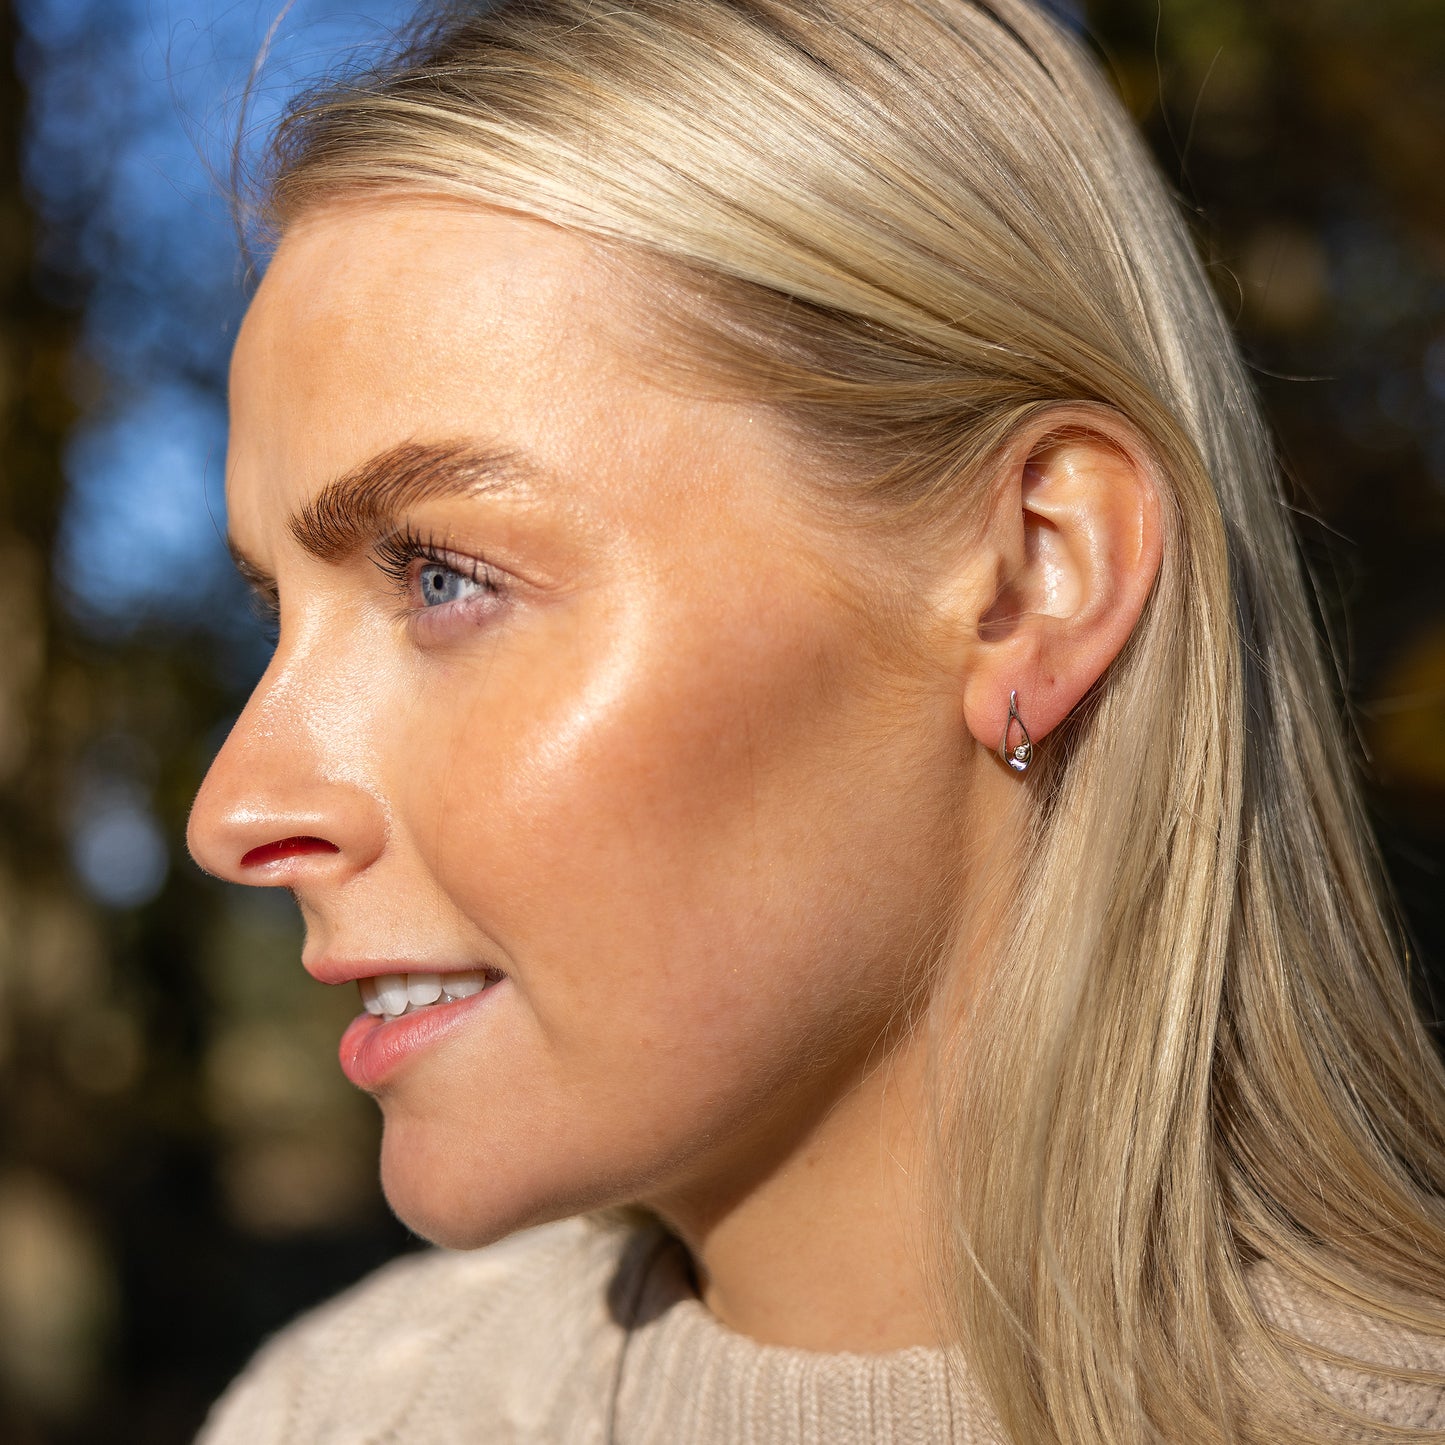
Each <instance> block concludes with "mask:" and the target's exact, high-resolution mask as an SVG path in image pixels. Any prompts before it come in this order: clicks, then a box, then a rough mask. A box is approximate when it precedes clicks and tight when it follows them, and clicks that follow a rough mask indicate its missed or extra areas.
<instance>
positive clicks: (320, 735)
mask: <svg viewBox="0 0 1445 1445" xmlns="http://www.w3.org/2000/svg"><path fill="white" fill-rule="evenodd" d="M273 670H275V665H274V663H273ZM293 683H294V679H288V678H287V676H286V675H285V673H284V672H279V671H277V675H276V676H275V677H273V676H272V671H271V670H268V673H267V675H266V676H265V677H263V678H262V679H261V682H260V684H259V685H258V686H257V689H256V691H255V692H254V693H253V694H252V696H251V699H250V701H249V702H248V703H247V705H246V708H245V710H244V711H243V712H242V714H241V716H240V717H239V718H238V719H237V721H236V724H235V726H234V727H233V728H232V729H231V732H230V735H229V736H228V737H227V738H226V741H225V743H224V744H223V745H222V747H221V750H220V752H219V753H217V754H216V757H215V760H214V761H213V762H212V763H211V766H210V769H209V771H208V772H207V773H206V777H205V780H204V781H203V782H202V784H201V789H200V792H199V793H198V794H197V795H196V800H195V802H194V804H193V805H192V807H191V816H190V821H189V823H188V825H187V828H186V843H187V846H188V847H189V848H190V852H191V856H192V857H193V858H194V859H195V860H196V862H197V863H198V864H199V865H200V867H201V868H202V869H204V870H205V871H206V872H207V873H212V874H215V876H216V877H218V878H224V879H227V880H228V881H229V882H232V883H246V884H250V885H252V886H255V887H262V888H276V887H288V888H293V889H296V890H298V892H300V891H305V890H308V889H310V888H313V887H316V886H320V885H324V884H326V883H338V882H343V881H345V880H346V879H347V878H350V877H353V876H355V875H356V874H358V873H360V872H363V871H364V870H365V869H366V868H368V867H369V866H370V865H371V864H372V863H373V862H374V861H375V860H376V858H377V857H378V855H379V854H380V852H381V849H382V846H383V843H384V841H385V832H386V828H385V815H384V809H383V807H382V805H381V803H380V801H379V799H378V798H377V797H376V796H375V794H374V793H373V792H372V791H370V790H368V788H367V787H366V786H365V784H364V783H363V782H361V781H360V780H359V778H358V776H357V769H356V767H355V766H354V763H355V759H348V758H347V757H345V756H344V751H345V746H346V745H345V742H344V730H342V729H338V728H336V727H334V726H328V713H331V714H332V715H333V716H334V713H335V711H336V710H335V709H327V708H325V707H318V706H317V705H316V701H315V699H312V698H302V697H300V696H299V695H298V691H297V689H296V688H295V687H294V685H293Z"/></svg>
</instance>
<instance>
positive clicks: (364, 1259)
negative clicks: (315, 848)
mask: <svg viewBox="0 0 1445 1445" xmlns="http://www.w3.org/2000/svg"><path fill="white" fill-rule="evenodd" d="M280 8H281V5H280V0H266V3H261V0H0V51H3V53H0V291H3V308H4V309H3V313H0V1441H4V1442H7V1445H34V1442H46V1445H67V1442H75V1445H81V1442H85V1445H90V1442H96V1445H99V1442H106V1445H125V1442H146V1445H168V1442H181V1441H185V1440H188V1439H189V1438H190V1436H191V1434H192V1433H193V1432H194V1430H195V1428H196V1427H197V1425H198V1424H199V1422H200V1420H201V1417H202V1415H203V1413H204V1411H205V1408H206V1405H207V1403H208V1401H209V1400H210V1399H211V1398H213V1396H214V1395H215V1394H216V1392H217V1391H218V1390H219V1389H220V1388H221V1386H222V1385H223V1384H224V1383H225V1381H226V1380H227V1379H228V1378H229V1377H230V1376H231V1375H232V1374H233V1373H234V1372H235V1370H236V1369H237V1368H238V1367H239V1366H240V1365H241V1363H242V1362H243V1361H244V1359H245V1358H246V1356H247V1355H248V1354H249V1353H250V1351H251V1350H252V1349H253V1348H254V1346H255V1345H256V1343H257V1342H258V1340H259V1339H260V1338H261V1337H262V1335H263V1334H265V1333H266V1332H267V1331H269V1330H271V1329H273V1328H275V1327H276V1326H278V1325H279V1324H281V1323H282V1322H284V1321H285V1320H286V1319H287V1318H289V1317H290V1316H291V1315H293V1314H294V1313H295V1312H296V1311H297V1310H299V1309H300V1308H302V1307H303V1306H305V1305H306V1304H308V1303H310V1302H312V1301H314V1300H316V1299H318V1298H320V1297H322V1296H324V1295H326V1294H328V1293H330V1292H332V1291H333V1290H335V1289H336V1288H338V1287H339V1286H340V1285H342V1284H343V1283H346V1282H348V1281H350V1280H352V1279H354V1278H356V1277H357V1276H358V1275H360V1274H361V1273H362V1272H364V1271H365V1270H366V1269H368V1268H369V1267H371V1266H372V1265H374V1264H376V1263H379V1262H380V1261H381V1260H383V1259H385V1258H387V1257H388V1256H390V1255H391V1254H393V1253H395V1252H396V1251H397V1250H400V1249H404V1248H407V1247H409V1243H410V1241H409V1240H408V1238H407V1236H406V1234H405V1232H404V1231H403V1230H402V1229H401V1228H400V1226H399V1225H397V1224H396V1223H395V1221H393V1220H392V1219H391V1218H390V1216H389V1215H388V1213H387V1212H386V1209H385V1206H384V1204H383V1203H382V1202H381V1200H380V1196H379V1193H378V1190H377V1186H376V1180H375V1158H376V1135H377V1122H376V1119H375V1117H374V1114H375V1111H374V1109H373V1107H372V1106H371V1104H370V1103H369V1101H367V1100H366V1099H365V1098H364V1097H362V1096H361V1095H359V1094H356V1093H355V1092H353V1091H352V1090H351V1089H350V1088H349V1086H348V1085H347V1084H346V1083H345V1082H344V1080H343V1079H342V1077H341V1074H340V1072H339V1070H338V1068H337V1065H336V1061H335V1045H336V1040H337V1038H338V1036H339V1033H340V1030H341V1028H342V1026H343V1024H344V1022H345V1020H346V1018H347V1017H349V1016H350V1014H351V1012H352V1004H351V1001H350V999H349V997H348V998H344V999H343V998H340V997H334V998H333V997H329V996H328V992H327V990H325V989H323V988H321V987H320V986H319V985H316V984H313V983H311V981H310V980H309V979H307V977H306V976H305V975H304V974H303V973H302V971H301V969H300V968H299V966H298V963H297V954H298V951H299V945H300V935H299V929H298V926H297V923H296V920H295V918H294V917H293V913H292V908H291V905H290V902H289V900H288V899H287V898H285V897H284V896H279V897H278V896H277V895H275V894H272V893H268V892H250V891H248V890H241V889H230V888H227V887H225V886H223V885H220V884H218V883H215V882H213V881H211V880H208V879H205V878H203V877H201V876H200V874H199V873H198V872H197V871H196V869H195V868H194V867H193V866H192V865H191V864H190V863H189V862H188V860H187V858H186V855H185V852H184V848H183V845H182V834H183V829H184V823H185V815H186V809H187V806H188V803H189V800H190V798H191V796H192V794H193V793H194V791H195V788H196V786H197V784H198V782H199V780H200V777H201V775H202V773H203V772H204V770H205V767H206V763H207V761H208V759H209V758H210V756H211V754H212V753H213V752H214V750H215V749H216V747H217V746H218V744H219V742H220V740H221V739H222V737H223V736H224V735H225V731H226V729H227V727H228V725H229V721H230V720H231V719H232V718H233V717H234V716H235V714H236V712H237V711H238V710H239V708H240V705H241V703H242V701H243V699H244V697H245V694H246V691H247V689H248V688H249V686H250V684H251V683H252V681H253V680H254V679H255V677H256V676H257V675H258V673H259V671H260V668H261V667H262V665H263V663H264V659H265V655H266V647H265V642H264V640H263V638H262V634H261V629H260V627H259V626H258V624H257V623H256V622H255V621H254V620H253V619H252V617H251V615H250V612H249V610H248V607H247V604H246V601H245V598H244V596H243V595H242V591H241V588H240V587H239V585H238V584H237V582H236V581H235V580H234V578H233V576H232V573H231V569H230V565H229V562H228V559H227V557H226V554H225V550H224V547H223V545H222V542H221V536H222V534H223V533H224V511H223V502H222V496H221V487H222V468H223V459H224V452H225V397H224V380H225V367H226V360H227V355H228V351H229V348H230V344H231V341H232V339H233V337H234V334H235V330H236V326H237V323H238V320H239V317H240V314H241V311H242V307H243V304H244V299H245V292H246V287H245V282H244V277H243V275H242V269H241V266H240V263H239V261H238V257H237V251H236V247H235V242H234V237H233V234H232V232H231V229H230V224H229V220H228V216H227V209H226V204H225V201H224V199H223V194H222V192H223V189H224V188H223V186H221V185H220V184H218V183H217V182H216V180H215V176H216V175H218V174H219V175H221V176H224V174H225V172H226V169H227V167H228V164H229V159H228V153H229V148H230V143H231V139H232V136H233V135H234V134H235V133H236V127H237V124H238V119H239V116H238V102H239V98H240V96H241V94H242V92H243V90H244V89H245V87H246V85H247V81H248V76H249V72H250V67H251V64H252V62H253V59H254V57H255V55H256V54H257V51H258V49H259V47H260V46H261V44H262V41H263V38H264V36H265V34H266V32H267V29H268V27H269V26H270V25H271V24H272V22H273V21H274V20H275V19H276V16H277V13H278V11H279V10H280ZM1056 8H1060V9H1061V11H1062V13H1064V14H1065V15H1066V17H1067V18H1068V19H1069V20H1070V21H1071V23H1074V24H1076V25H1080V26H1082V27H1084V28H1085V30H1086V31H1087V33H1088V34H1089V36H1090V37H1091V40H1092V42H1093V43H1094V44H1095V46H1096V47H1097V49H1098V50H1099V52H1100V53H1101V54H1102V55H1103V56H1104V57H1105V59H1106V62H1107V64H1108V66H1109V67H1110V70H1111V72H1112V74H1113V75H1114V77H1115V79H1116V82H1117V84H1118V86H1119V88H1120V90H1121V91H1122V93H1123V95H1124V97H1125V99H1126V101H1127V103H1128V104H1129V106H1130V108H1131V109H1132V110H1133V112H1134V113H1135V115H1136V116H1137V117H1138V118H1139V120H1140V122H1141V123H1142V124H1143V126H1144V127H1145V130H1146V132H1147V134H1148V136H1149V137H1150V139H1151V141H1152V142H1153V144H1154V146H1155V148H1156V151H1157V154H1158V156H1159V158H1160V161H1161V164H1162V165H1163V167H1164V170H1165V172H1166V174H1167V175H1168V176H1169V178H1170V179H1171V181H1172V182H1173V183H1174V184H1175V186H1176V187H1177V188H1178V190H1179V192H1180V194H1181V196H1182V198H1183V199H1184V201H1185V202H1186V204H1187V205H1188V206H1189V208H1190V210H1191V212H1192V213H1193V215H1194V217H1195V220H1196V229H1197V234H1198V238H1199V243H1200V246H1201V248H1202V250H1203V252H1204V255H1205V256H1206V259H1207V261H1208V264H1209V268H1210V271H1211V274H1212V275H1213V277H1214V279H1215V281H1216V283H1217V286H1218V289H1219V292H1220V294H1221V296H1222V297H1223V299H1224V304H1225V306H1226V308H1227V309H1228V311H1229V312H1230V314H1231V315H1233V316H1235V317H1237V319H1238V323H1239V327H1240V330H1241V333H1242V335H1243V337H1244V342H1245V346H1246V350H1247V354H1248V356H1249V358H1250V360H1251V362H1252V364H1253V366H1254V368H1255V372H1256V375H1257V378H1258V383H1259V387H1260V390H1261V392H1262V393H1263V396H1264V398H1265V403H1266V406H1267V409H1268V411H1269V412H1270V414H1271V417H1272V419H1273V422H1274V425H1275V427H1276V430H1277V433H1278V436H1279V439H1280V446H1281V451H1282V455H1283V458H1284V460H1285V465H1286V467H1287V470H1288V473H1289V476H1290V478H1291V486H1292V488H1293V501H1294V503H1295V506H1296V509H1297V511H1298V514H1299V518H1300V526H1301V534H1302V544H1303V547H1304V549H1305V552H1306V554H1307V556H1308V558H1309V561H1310V564H1311V566H1312V568H1313V570H1314V573H1315V576H1316V578H1317V580H1318V584H1319V594H1320V617H1321V626H1322V627H1324V628H1325V629H1326V631H1327V632H1328V633H1329V634H1330V635H1331V636H1332V638H1333V641H1334V645H1335V649H1336V653H1337V655H1338V657H1339V659H1340V665H1341V671H1342V686H1343V689H1344V691H1345V694H1346V696H1347V701H1348V703H1349V706H1350V708H1351V710H1352V712H1353V716H1354V719H1355V722H1356V726H1357V728H1358V731H1359V734H1360V740H1361V759H1362V767H1363V769H1364V771H1365V774H1366V777H1367V784H1368V789H1369V795H1370V801H1371V806H1372V808H1373V811H1374V815H1375V818H1376V820H1377V823H1378V826H1379V829H1380V832H1381V837H1382V841H1383V844H1384V848H1385V852H1386V854H1387V857H1388V860H1389V863H1390V866H1391V870H1392V874H1393V878H1394V882H1395V886H1396V888H1397V891H1398V894H1399V897H1400V900H1401V903H1402V906H1403V909H1404V912H1405V915H1406V918H1407V920H1408V924H1409V927H1410V930H1411V933H1412V937H1413V942H1414V947H1415V951H1416V955H1417V966H1418V967H1419V969H1420V970H1421V975H1422V978H1424V977H1426V976H1428V975H1429V974H1431V973H1433V974H1434V975H1435V976H1436V978H1439V977H1440V976H1441V969H1442V963H1445V881H1442V869H1445V182H1442V178H1441V137H1442V136H1445V0H1377V3H1374V4H1370V5H1361V4H1360V3H1358V0H1312V3H1310V4H1308V5H1302V4H1299V3H1298V0H1090V3H1087V4H1072V5H1071V4H1067V3H1066V0H1058V3H1057V5H1056ZM409 12H410V6H409V5H406V4H402V3H400V0H348V3H341V0H300V3H297V4H296V5H295V6H294V8H292V10H291V11H290V12H289V14H288V15H287V16H286V17H285V18H284V20H283V21H282V22H281V23H280V25H279V26H278V27H277V29H276V34H275V44H274V47H273V50H272V52H271V57H270V60H269V62H268V64H267V66H266V69H265V72H264V76H263V78H262V81H261V83H260V85H259V86H258V87H257V88H256V90H255V92H254V96H253V102H252V110H251V114H250V117H249V120H248V122H247V125H248V127H249V131H250V133H252V134H258V133H263V132H264V129H265V126H266V124H267V121H268V119H269V118H271V117H273V116H274V115H275V113H276V111H277V109H278V107H279V106H280V104H281V103H282V101H283V100H284V98H285V97H286V96H287V95H288V94H290V93H291V92H292V91H293V90H294V89H295V88H296V87H298V86H300V85H302V84H304V83H306V82H307V81H308V80H310V79H314V78H316V77H317V76H318V75H320V74H321V73H322V72H323V71H325V70H328V69H331V68H334V67H336V66H337V65H338V64H342V63H345V62H347V61H348V59H356V58H358V57H360V56H364V55H365V54H366V53H368V52H369V50H370V48H371V47H375V46H377V45H382V44H384V43H385V41H386V39H387V37H388V35H389V34H390V33H391V30H392V28H393V27H394V26H395V25H396V23H397V22H398V21H399V20H400V19H403V18H404V17H405V16H406V15H407V14H408V13H409ZM1436 997H1437V998H1445V992H1439V991H1437V994H1436Z"/></svg>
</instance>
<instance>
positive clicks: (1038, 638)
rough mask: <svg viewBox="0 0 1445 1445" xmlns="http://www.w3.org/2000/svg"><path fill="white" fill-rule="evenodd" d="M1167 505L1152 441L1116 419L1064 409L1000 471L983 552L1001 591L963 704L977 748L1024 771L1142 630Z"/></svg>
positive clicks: (983, 629)
mask: <svg viewBox="0 0 1445 1445" xmlns="http://www.w3.org/2000/svg"><path fill="white" fill-rule="evenodd" d="M1162 493H1163V481H1162V477H1161V475H1160V471H1159V468H1158V465H1157V463H1156V462H1155V460H1154V457H1153V455H1152V453H1151V451H1150V449H1149V447H1148V445H1147V444H1146V443H1145V441H1144V438H1143V437H1142V435H1140V434H1139V433H1138V432H1137V431H1136V430H1135V428H1133V427H1132V426H1131V425H1130V424H1129V423H1128V422H1127V421H1125V420H1124V418H1123V417H1121V416H1119V415H1118V414H1117V413H1115V412H1113V411H1110V410H1109V409H1107V408H1104V407H1096V406H1088V405H1079V406H1069V407H1059V408H1054V409H1051V410H1050V411H1049V412H1048V413H1046V414H1044V415H1043V416H1041V417H1038V418H1035V419H1034V420H1033V422H1032V423H1031V424H1030V426H1029V428H1028V429H1027V431H1026V432H1024V433H1021V434H1020V435H1019V436H1018V437H1016V438H1015V442H1014V445H1013V446H1012V447H1011V448H1010V449H1009V451H1008V452H1007V453H1006V454H1005V456H1004V457H1003V458H1002V459H1001V462H1000V465H999V468H998V471H997V474H996V481H995V488H994V499H995V505H994V507H993V508H992V510H991V513H990V518H989V522H988V525H987V533H986V538H985V542H984V545H985V547H986V548H987V549H988V551H989V552H990V553H991V555H992V556H993V557H994V558H995V559H996V563H997V573H996V575H997V577H998V585H997V587H996V589H995V591H994V595H993V596H992V597H991V598H990V599H989V601H988V604H987V606H986V607H985V608H984V609H983V611H982V612H981V613H980V615H979V617H978V619H977V630H976V635H975V640H974V646H973V649H972V654H973V655H972V665H971V666H970V668H969V670H968V677H967V683H966V689H965V698H964V703H965V716H966V719H967V722H968V726H969V730H970V731H971V732H972V733H973V735H974V737H975V738H976V739H977V740H978V741H979V742H980V743H981V744H983V745H984V746H986V747H987V748H988V749H989V750H990V751H997V752H998V753H999V755H1000V757H1001V758H1002V760H1003V761H1004V762H1005V763H1007V764H1008V765H1009V766H1010V767H1012V768H1014V769H1015V771H1018V772H1023V771H1025V770H1026V768H1027V766H1028V764H1029V763H1030V762H1032V761H1033V758H1034V754H1035V750H1036V749H1037V747H1038V746H1039V744H1040V742H1041V741H1042V739H1044V738H1046V737H1047V736H1048V734H1049V733H1050V732H1051V731H1052V730H1053V729H1054V728H1056V727H1057V726H1058V725H1059V723H1060V722H1062V721H1063V719H1064V718H1066V717H1067V716H1068V715H1069V713H1070V712H1072V711H1073V709H1074V708H1075V707H1076V706H1077V705H1078V703H1079V701H1080V700H1081V699H1082V698H1083V697H1084V695H1085V694H1086V693H1087V692H1088V691H1089V690H1090V688H1092V687H1093V686H1094V684H1095V683H1096V682H1097V681H1098V680H1099V678H1100V677H1101V676H1103V674H1104V672H1105V671H1106V670H1107V669H1108V667H1109V664H1110V663H1111V662H1113V660H1114V658H1115V657H1117V656H1118V655H1119V653H1120V652H1121V651H1122V650H1123V648H1124V646H1125V644H1126V643H1127V642H1128V640H1129V638H1130V636H1131V635H1132V634H1133V632H1134V629H1135V628H1136V627H1137V626H1138V624H1139V621H1140V618H1141V617H1142V615H1143V612H1144V608H1145V605H1146V603H1147V601H1148V598H1149V593H1150V591H1151V589H1152V587H1153V584H1154V579H1155V577H1156V576H1157V574H1158V571H1159V565H1160V560H1161V558H1162V555H1163V503H1162ZM1000 739H1002V741H1000ZM1020 748H1022V749H1023V753H1022V755H1020V754H1019V752H1018V750H1019V749H1020ZM1020 764H1022V766H1021V765H1020Z"/></svg>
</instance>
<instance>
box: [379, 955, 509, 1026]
mask: <svg viewBox="0 0 1445 1445" xmlns="http://www.w3.org/2000/svg"><path fill="white" fill-rule="evenodd" d="M504 977H505V975H504V974H502V973H501V972H499V971H498V970H497V969H495V968H474V969H469V970H468V971H467V972H465V973H383V974H380V975H378V976H376V977H374V978H359V979H357V980H356V987H357V989H358V991H359V992H360V994H361V1004H362V1007H363V1008H364V1009H365V1010H366V1011H367V1013H369V1014H372V1015H374V1016H375V1017H376V1018H379V1019H384V1020H386V1021H388V1022H390V1020H392V1019H399V1018H401V1017H402V1016H403V1015H404V1014H414V1013H420V1012H422V1010H424V1009H429V1008H435V1007H436V1006H437V1005H438V1004H448V1003H458V1002H460V1001H461V1000H462V999H464V998H472V997H474V996H475V995H477V994H479V993H481V992H483V991H484V990H485V989H489V988H491V986H492V985H493V984H494V983H499V982H500V981H501V980H502V979H503V978H504Z"/></svg>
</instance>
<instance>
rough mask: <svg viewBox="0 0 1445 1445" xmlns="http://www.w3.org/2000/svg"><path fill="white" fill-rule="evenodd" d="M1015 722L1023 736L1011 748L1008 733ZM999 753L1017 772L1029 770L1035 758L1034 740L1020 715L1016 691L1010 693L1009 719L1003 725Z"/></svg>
mask: <svg viewBox="0 0 1445 1445" xmlns="http://www.w3.org/2000/svg"><path fill="white" fill-rule="evenodd" d="M1015 723H1017V724H1018V727H1019V732H1020V734H1022V736H1021V737H1020V739H1019V741H1018V742H1016V743H1015V744H1014V745H1013V747H1012V748H1010V747H1009V745H1008V735H1009V732H1010V730H1011V729H1012V728H1013V725H1014V724H1015ZM998 755H999V757H1001V758H1002V759H1003V760H1004V762H1006V763H1007V764H1008V765H1009V767H1011V768H1012V769H1013V770H1014V772H1016V773H1026V772H1028V770H1029V764H1030V763H1031V762H1033V760H1034V744H1033V740H1032V739H1031V738H1030V737H1029V730H1028V729H1027V728H1026V727H1025V726H1024V720H1023V719H1022V718H1021V717H1020V716H1019V695H1018V693H1016V692H1011V693H1009V695H1008V721H1007V722H1006V723H1004V725H1003V738H1002V739H1001V740H1000V742H999V745H998Z"/></svg>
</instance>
